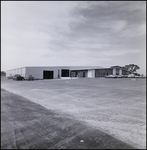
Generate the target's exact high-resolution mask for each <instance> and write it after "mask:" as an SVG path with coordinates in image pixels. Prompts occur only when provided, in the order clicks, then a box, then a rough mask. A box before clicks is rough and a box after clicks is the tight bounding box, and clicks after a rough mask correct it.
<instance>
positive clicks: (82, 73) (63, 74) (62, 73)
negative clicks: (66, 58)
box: [6, 66, 129, 79]
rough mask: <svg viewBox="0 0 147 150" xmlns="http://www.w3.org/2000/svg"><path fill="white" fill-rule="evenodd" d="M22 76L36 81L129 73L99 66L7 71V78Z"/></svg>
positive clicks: (120, 69) (116, 67)
mask: <svg viewBox="0 0 147 150" xmlns="http://www.w3.org/2000/svg"><path fill="white" fill-rule="evenodd" d="M15 74H20V75H21V76H23V77H28V76H30V75H32V76H33V77H34V78H35V79H58V78H61V79H62V78H69V77H79V78H97V77H104V76H106V75H128V74H129V72H128V71H127V70H126V69H124V68H123V67H120V66H112V67H110V68H103V67H99V66H87V67H86V66H59V67H56V66H55V67H22V68H16V69H12V70H8V71H6V76H13V75H15Z"/></svg>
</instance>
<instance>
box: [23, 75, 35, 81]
mask: <svg viewBox="0 0 147 150" xmlns="http://www.w3.org/2000/svg"><path fill="white" fill-rule="evenodd" d="M25 80H27V81H33V80H34V77H32V75H29V76H28V77H26V78H25Z"/></svg>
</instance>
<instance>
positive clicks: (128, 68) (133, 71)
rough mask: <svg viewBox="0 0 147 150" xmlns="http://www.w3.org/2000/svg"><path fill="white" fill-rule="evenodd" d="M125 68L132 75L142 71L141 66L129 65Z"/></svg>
mask: <svg viewBox="0 0 147 150" xmlns="http://www.w3.org/2000/svg"><path fill="white" fill-rule="evenodd" d="M124 68H125V69H126V70H127V71H129V72H131V74H132V73H137V72H136V70H137V69H140V68H139V66H137V65H135V64H129V65H125V66H124Z"/></svg>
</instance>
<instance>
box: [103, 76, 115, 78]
mask: <svg viewBox="0 0 147 150" xmlns="http://www.w3.org/2000/svg"><path fill="white" fill-rule="evenodd" d="M105 78H116V76H115V75H107V76H105Z"/></svg>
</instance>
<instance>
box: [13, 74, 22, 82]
mask: <svg viewBox="0 0 147 150" xmlns="http://www.w3.org/2000/svg"><path fill="white" fill-rule="evenodd" d="M13 80H17V81H18V80H24V77H22V76H21V75H20V74H16V75H14V77H13Z"/></svg>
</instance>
